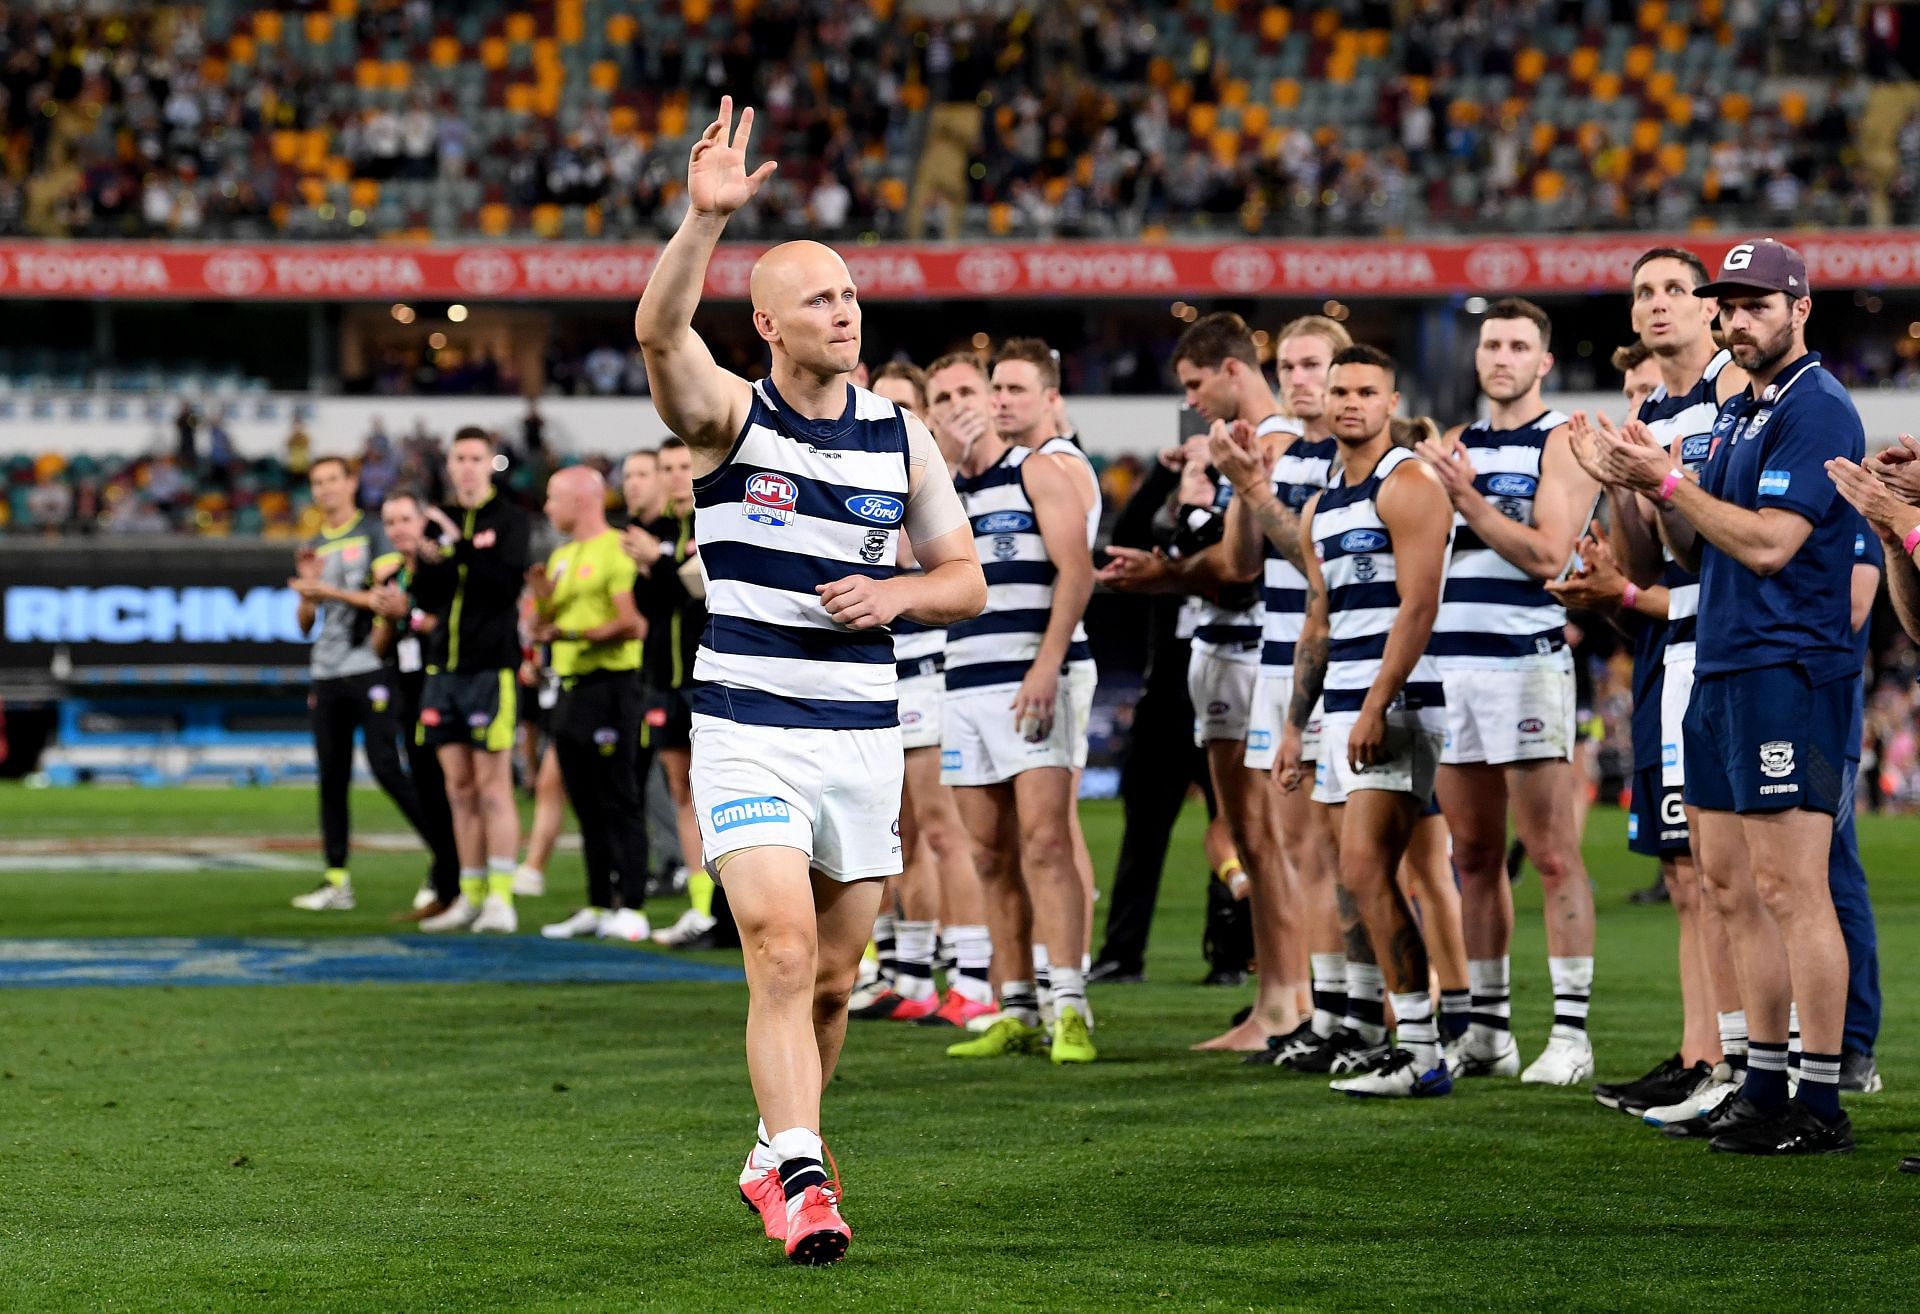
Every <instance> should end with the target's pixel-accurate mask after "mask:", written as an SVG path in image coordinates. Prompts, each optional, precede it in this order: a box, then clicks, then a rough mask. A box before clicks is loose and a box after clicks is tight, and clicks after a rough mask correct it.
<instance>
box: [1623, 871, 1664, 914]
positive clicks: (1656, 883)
mask: <svg viewBox="0 0 1920 1314" xmlns="http://www.w3.org/2000/svg"><path fill="white" fill-rule="evenodd" d="M1627 902H1628V903H1631V904H1634V905H1636V906H1638V907H1642V908H1644V907H1646V906H1648V905H1649V904H1655V903H1672V902H1673V894H1672V893H1671V892H1670V891H1669V890H1668V889H1667V883H1666V881H1664V880H1662V879H1661V878H1660V877H1658V876H1655V877H1654V878H1653V884H1651V885H1649V886H1646V887H1645V888H1644V889H1638V890H1635V891H1634V892H1633V893H1632V894H1629V895H1628V896H1627Z"/></svg>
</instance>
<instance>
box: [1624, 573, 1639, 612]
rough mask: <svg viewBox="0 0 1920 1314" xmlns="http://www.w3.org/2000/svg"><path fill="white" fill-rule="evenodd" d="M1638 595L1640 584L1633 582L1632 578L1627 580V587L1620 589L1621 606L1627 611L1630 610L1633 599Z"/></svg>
mask: <svg viewBox="0 0 1920 1314" xmlns="http://www.w3.org/2000/svg"><path fill="white" fill-rule="evenodd" d="M1639 596H1640V586H1639V585H1638V584H1635V583H1634V582H1633V581H1632V580H1628V581H1627V587H1626V588H1625V589H1624V590H1622V592H1621V594H1620V605H1621V606H1622V607H1625V608H1626V609H1627V610H1628V611H1632V610H1633V602H1634V599H1635V598H1638V597H1639Z"/></svg>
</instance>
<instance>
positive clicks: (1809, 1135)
mask: <svg viewBox="0 0 1920 1314" xmlns="http://www.w3.org/2000/svg"><path fill="white" fill-rule="evenodd" d="M1707 1144H1708V1146H1709V1147H1710V1148H1712V1149H1714V1150H1716V1151H1718V1152H1719V1153H1721V1154H1852V1153H1853V1123H1852V1122H1851V1121H1849V1120H1848V1118H1847V1115H1846V1114H1844V1113H1843V1114H1841V1115H1840V1120H1839V1121H1838V1122H1828V1121H1827V1120H1826V1119H1824V1118H1822V1117H1820V1116H1819V1115H1817V1114H1815V1113H1814V1112H1813V1111H1812V1110H1811V1109H1809V1108H1807V1106H1806V1105H1804V1104H1802V1103H1800V1102H1799V1101H1798V1100H1795V1101H1793V1102H1792V1103H1789V1104H1788V1105H1787V1107H1786V1108H1784V1109H1782V1110H1780V1111H1779V1112H1778V1113H1777V1114H1775V1115H1774V1117H1773V1118H1772V1119H1770V1120H1768V1121H1766V1122H1754V1123H1748V1124H1747V1125H1746V1126H1744V1127H1736V1128H1734V1129H1733V1130H1731V1131H1724V1132H1721V1133H1720V1134H1719V1135H1718V1136H1715V1137H1714V1138H1713V1139H1712V1140H1711V1141H1709V1142H1707Z"/></svg>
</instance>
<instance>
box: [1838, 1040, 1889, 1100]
mask: <svg viewBox="0 0 1920 1314" xmlns="http://www.w3.org/2000/svg"><path fill="white" fill-rule="evenodd" d="M1840 1089H1841V1090H1850V1091H1852V1092H1853V1093H1854V1094H1856V1095H1877V1094H1879V1093H1880V1092H1881V1090H1883V1089H1885V1083H1883V1082H1882V1081H1881V1080H1880V1069H1879V1068H1877V1067H1875V1066H1874V1063H1873V1055H1871V1054H1862V1053H1861V1052H1860V1051H1859V1050H1857V1049H1850V1050H1848V1051H1847V1052H1846V1053H1844V1054H1842V1055H1841V1056H1840Z"/></svg>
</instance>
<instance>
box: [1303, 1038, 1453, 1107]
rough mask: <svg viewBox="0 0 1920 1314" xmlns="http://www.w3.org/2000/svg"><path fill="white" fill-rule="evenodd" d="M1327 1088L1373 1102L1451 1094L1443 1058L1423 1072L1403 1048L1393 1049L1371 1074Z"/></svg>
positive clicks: (1343, 1079) (1450, 1081) (1449, 1080)
mask: <svg viewBox="0 0 1920 1314" xmlns="http://www.w3.org/2000/svg"><path fill="white" fill-rule="evenodd" d="M1328 1089H1330V1090H1337V1091H1339V1092H1340V1093H1341V1094H1343V1095H1364V1096H1369V1097H1371V1098H1374V1099H1398V1100H1406V1099H1415V1100H1418V1099H1430V1098H1432V1097H1433V1096H1436V1095H1447V1094H1451V1093H1452V1091H1453V1079H1452V1078H1451V1077H1449V1076H1448V1075H1447V1061H1446V1060H1445V1059H1441V1060H1440V1063H1439V1065H1438V1066H1436V1067H1432V1068H1429V1069H1427V1070H1426V1071H1425V1072H1422V1071H1421V1070H1420V1065H1419V1064H1418V1063H1416V1062H1415V1061H1414V1057H1413V1055H1412V1054H1409V1053H1408V1052H1407V1051H1406V1050H1404V1049H1396V1050H1394V1051H1393V1052H1392V1053H1391V1054H1389V1055H1388V1056H1387V1060H1386V1062H1384V1063H1382V1064H1381V1065H1380V1066H1379V1067H1377V1068H1374V1069H1373V1070H1372V1071H1371V1072H1362V1073H1359V1074H1358V1075H1356V1076H1352V1077H1343V1078H1342V1079H1341V1080H1339V1081H1335V1082H1329V1083H1328Z"/></svg>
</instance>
